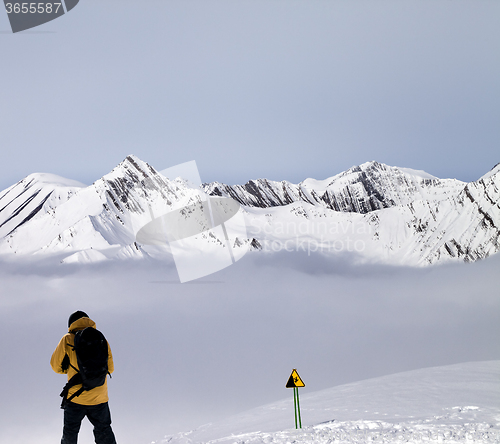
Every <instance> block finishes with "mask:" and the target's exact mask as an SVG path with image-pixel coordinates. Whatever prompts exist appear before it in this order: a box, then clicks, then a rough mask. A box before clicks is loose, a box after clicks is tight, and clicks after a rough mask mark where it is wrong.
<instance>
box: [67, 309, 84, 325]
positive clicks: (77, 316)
mask: <svg viewBox="0 0 500 444" xmlns="http://www.w3.org/2000/svg"><path fill="white" fill-rule="evenodd" d="M88 317H89V315H88V314H87V313H85V312H84V311H80V310H78V311H75V312H74V313H73V314H72V315H71V316H70V317H69V319H68V328H69V327H71V324H72V323H73V322H75V321H77V320H78V319H80V318H88Z"/></svg>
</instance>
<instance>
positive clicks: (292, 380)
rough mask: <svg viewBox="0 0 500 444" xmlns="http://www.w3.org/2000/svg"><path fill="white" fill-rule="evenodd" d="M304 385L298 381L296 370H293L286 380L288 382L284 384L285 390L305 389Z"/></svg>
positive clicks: (300, 380)
mask: <svg viewBox="0 0 500 444" xmlns="http://www.w3.org/2000/svg"><path fill="white" fill-rule="evenodd" d="M305 386H306V385H305V384H304V383H303V382H302V379H300V376H299V374H298V373H297V370H295V369H293V371H292V374H291V375H290V377H289V378H288V382H287V383H286V388H293V387H305Z"/></svg>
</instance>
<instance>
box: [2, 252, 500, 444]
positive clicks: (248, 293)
mask: <svg viewBox="0 0 500 444" xmlns="http://www.w3.org/2000/svg"><path fill="white" fill-rule="evenodd" d="M353 262H354V263H355V262H356V261H355V258H354V257H352V256H349V257H342V258H340V259H339V258H337V259H335V258H328V257H324V256H321V255H319V254H316V255H310V256H308V255H307V254H300V253H293V254H292V253H279V254H273V255H267V254H249V255H247V256H246V257H244V258H243V259H242V260H241V261H239V262H238V263H236V264H235V265H234V266H232V267H229V268H227V269H225V270H223V271H221V272H219V273H217V274H214V275H211V276H208V277H206V278H204V279H202V280H198V281H193V282H190V283H186V284H179V283H178V277H177V273H176V270H175V267H174V266H173V264H172V263H157V262H141V263H136V262H134V263H128V262H123V263H112V264H107V263H106V264H99V265H98V266H85V267H63V266H60V265H57V266H56V265H54V266H52V265H50V266H48V265H43V264H35V265H34V264H29V265H25V266H23V265H21V264H15V265H13V264H2V271H0V282H1V286H0V287H1V290H0V292H1V295H2V297H1V299H0V306H1V314H0V321H1V322H0V329H1V333H0V341H1V342H0V347H1V348H0V349H1V351H2V356H3V359H2V364H1V372H2V375H3V378H2V382H0V384H1V390H2V394H3V396H2V401H1V404H0V416H1V418H2V420H1V421H2V425H1V427H0V443H1V444H7V443H8V444H13V443H20V444H21V443H22V444H31V443H37V444H40V443H42V444H44V443H45V442H47V443H48V442H49V441H51V442H54V441H55V442H57V441H58V440H59V439H60V432H61V423H62V411H60V410H59V396H58V394H59V392H60V390H61V388H62V386H63V385H64V377H62V376H60V375H56V374H55V373H53V372H52V370H51V369H50V367H49V359H50V355H51V353H52V351H53V349H54V348H55V346H56V344H57V342H58V341H59V339H60V337H61V336H62V335H63V334H64V332H65V331H66V328H67V318H68V315H69V314H70V313H71V312H73V311H74V310H77V309H81V310H84V311H86V312H87V313H89V315H90V316H91V317H92V318H93V319H94V320H95V321H96V323H97V326H98V328H99V329H101V330H102V331H103V333H104V334H105V335H106V337H107V338H108V340H109V342H110V344H111V347H112V349H113V354H114V359H115V366H116V372H115V375H114V377H113V379H112V380H111V381H110V382H109V390H110V398H111V401H110V406H111V411H112V414H113V424H114V428H115V432H116V435H117V438H118V439H119V441H120V442H121V443H123V444H128V443H130V444H132V443H134V444H137V443H144V444H146V443H149V442H151V441H152V440H154V439H160V438H161V437H162V436H163V435H164V434H167V433H168V434H170V433H175V432H178V431H184V430H187V429H189V428H193V427H197V426H199V425H200V424H202V423H205V422H210V421H215V420H218V419H221V418H223V417H225V416H227V415H229V414H233V413H236V412H238V411H243V410H246V409H249V408H252V407H256V406H259V405H262V404H266V403H269V402H273V401H276V400H279V399H282V398H286V397H287V396H288V395H289V392H287V391H286V389H285V387H284V386H285V383H286V380H287V378H288V376H289V374H290V371H291V369H292V368H297V369H298V370H299V372H300V375H301V377H302V378H303V379H304V381H305V383H306V388H305V389H304V391H303V393H306V392H307V391H316V390H320V389H324V388H328V387H332V386H335V385H338V384H343V383H347V382H351V381H356V380H361V379H366V378H370V377H376V376H380V375H384V374H390V373H395V372H399V371H404V370H411V369H416V368H422V367H428V366H437V365H446V364H453V363H458V362H465V361H476V360H490V359H499V358H500V345H499V344H498V341H497V340H496V338H498V336H499V334H500V322H499V313H500V298H499V294H498V288H500V276H499V275H498V269H499V265H500V256H499V257H497V256H493V257H491V258H490V259H488V260H485V261H482V262H478V263H474V264H456V265H449V266H439V267H428V268H424V269H412V268H399V267H384V266H376V265H372V266H370V265H363V266H359V265H355V264H353ZM4 265H5V266H4ZM26 418H29V420H28V421H27V420H26ZM82 433H83V436H82V442H83V439H84V437H85V436H88V437H89V439H92V438H91V431H90V426H89V425H88V424H85V427H84V430H83V431H82Z"/></svg>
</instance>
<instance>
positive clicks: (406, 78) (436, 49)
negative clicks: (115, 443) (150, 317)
mask: <svg viewBox="0 0 500 444" xmlns="http://www.w3.org/2000/svg"><path fill="white" fill-rule="evenodd" d="M498 17H500V3H499V2H498V1H493V0H491V1H489V0H483V1H460V0H457V1H439V0H438V1H425V0H422V1H420V0H419V1H411V0H407V1H400V0H397V1H396V0H394V1H385V0H381V1H376V2H373V1H371V2H370V1H349V2H348V1H335V0H331V1H326V0H322V1H319V0H318V1H305V0H303V1H298V0H295V1H294V0H287V1H280V0H271V1H269V0H265V1H264V0H262V1H259V0H251V1H250V0H249V1H243V0H227V1H216V0H208V1H207V0H203V1H201V0H200V1H166V0H165V1H159V0H157V1H153V0H144V1H141V2H132V1H126V0H120V1H118V0H116V1H114V0H81V1H80V3H79V4H78V6H77V7H76V8H75V9H73V10H72V11H70V12H69V13H68V14H66V15H65V16H63V17H61V18H59V19H57V20H54V21H53V22H50V23H47V24H45V25H42V26H40V27H37V28H33V29H32V30H30V31H25V32H22V33H18V34H12V33H11V32H10V26H9V22H8V19H7V14H5V13H3V14H0V55H1V60H0V80H1V84H2V88H0V153H1V155H2V162H3V166H4V167H3V169H2V175H1V177H0V189H4V188H6V187H7V186H10V185H11V184H13V183H15V182H17V181H18V180H20V179H21V178H23V177H25V176H26V175H28V174H30V173H32V172H51V173H55V174H59V175H62V176H64V177H69V178H72V179H76V180H80V181H82V182H84V183H88V184H90V183H92V182H93V181H94V180H96V179H98V178H99V177H101V176H102V175H103V174H106V173H107V172H109V171H110V170H111V169H112V168H113V167H115V166H116V165H117V164H118V163H119V162H120V161H121V160H123V158H124V157H125V156H126V155H128V154H131V153H133V154H136V155H137V156H139V157H140V158H141V159H143V160H145V161H147V162H149V163H150V164H151V165H153V166H154V167H155V168H157V169H158V170H161V169H163V168H167V167H169V166H173V165H176V164H178V163H181V162H185V161H188V160H196V161H197V163H198V167H199V169H200V174H201V176H202V180H204V181H213V180H219V181H222V182H227V183H244V182H246V181H247V180H249V179H252V178H259V177H267V178H270V179H274V180H282V179H287V180H290V181H292V182H298V181H300V180H302V179H304V178H306V177H315V178H318V179H321V178H325V177H328V176H332V175H334V174H337V173H339V172H341V171H343V170H345V169H347V168H349V167H351V166H352V165H357V164H360V163H363V162H366V161H370V160H378V161H380V162H383V163H386V164H389V165H396V166H405V167H410V168H415V169H423V170H426V171H427V172H429V173H431V174H434V175H436V176H439V177H456V178H458V179H461V180H465V181H470V180H475V179H477V178H479V177H480V176H481V175H482V174H484V173H486V172H487V171H488V170H489V169H490V168H492V167H493V166H494V165H495V164H496V163H497V162H499V161H500V150H499V141H500V125H499V124H498V122H499V121H500V82H499V81H498V79H499V78H500V26H498Z"/></svg>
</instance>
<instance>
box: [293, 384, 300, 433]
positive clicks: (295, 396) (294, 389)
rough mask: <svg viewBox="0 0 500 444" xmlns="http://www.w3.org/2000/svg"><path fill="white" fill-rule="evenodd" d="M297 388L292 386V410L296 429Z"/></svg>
mask: <svg viewBox="0 0 500 444" xmlns="http://www.w3.org/2000/svg"><path fill="white" fill-rule="evenodd" d="M298 390H299V389H298V388H297V387H294V388H293V411H294V413H295V428H296V429H297V428H298V427H297V392H298Z"/></svg>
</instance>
